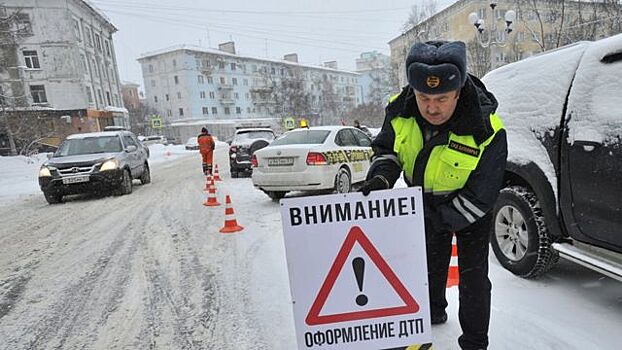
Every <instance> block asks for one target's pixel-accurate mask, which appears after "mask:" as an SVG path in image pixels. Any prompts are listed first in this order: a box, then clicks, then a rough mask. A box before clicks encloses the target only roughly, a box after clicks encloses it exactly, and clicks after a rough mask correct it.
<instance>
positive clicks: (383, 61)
mask: <svg viewBox="0 0 622 350" xmlns="http://www.w3.org/2000/svg"><path fill="white" fill-rule="evenodd" d="M390 69H391V58H390V57H389V56H387V55H384V54H382V53H379V52H377V51H369V52H363V53H361V56H360V57H359V58H357V59H356V72H357V73H359V74H360V77H359V85H360V91H359V98H358V101H359V103H360V104H367V103H380V104H384V103H386V102H387V101H388V100H389V97H390V96H391V92H392V91H393V90H392V88H391V76H390Z"/></svg>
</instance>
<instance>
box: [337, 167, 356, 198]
mask: <svg viewBox="0 0 622 350" xmlns="http://www.w3.org/2000/svg"><path fill="white" fill-rule="evenodd" d="M351 190H352V180H351V179H350V172H349V171H348V170H346V169H345V168H341V169H339V171H338V172H337V176H335V191H336V192H337V193H348V192H350V191H351Z"/></svg>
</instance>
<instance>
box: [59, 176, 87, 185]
mask: <svg viewBox="0 0 622 350" xmlns="http://www.w3.org/2000/svg"><path fill="white" fill-rule="evenodd" d="M80 182H89V176H88V175H82V176H72V177H66V178H63V184H65V185H68V184H77V183H80Z"/></svg>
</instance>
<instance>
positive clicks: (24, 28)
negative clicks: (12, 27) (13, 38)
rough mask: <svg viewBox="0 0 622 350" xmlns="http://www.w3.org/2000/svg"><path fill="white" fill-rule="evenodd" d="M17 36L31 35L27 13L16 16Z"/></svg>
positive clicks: (30, 25) (30, 24)
mask: <svg viewBox="0 0 622 350" xmlns="http://www.w3.org/2000/svg"><path fill="white" fill-rule="evenodd" d="M15 23H16V24H17V34H19V35H32V23H31V22H30V16H29V15H28V14H27V13H18V14H17V16H16V22H15Z"/></svg>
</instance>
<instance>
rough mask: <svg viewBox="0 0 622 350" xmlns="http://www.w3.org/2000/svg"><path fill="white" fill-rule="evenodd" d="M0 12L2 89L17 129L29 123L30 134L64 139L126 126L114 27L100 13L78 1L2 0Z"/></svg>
mask: <svg viewBox="0 0 622 350" xmlns="http://www.w3.org/2000/svg"><path fill="white" fill-rule="evenodd" d="M0 17H2V19H3V20H2V21H1V22H2V23H3V25H4V27H3V28H2V29H3V31H2V34H0V37H1V39H2V42H3V45H2V46H0V50H1V52H0V55H2V58H3V60H4V62H6V63H7V67H6V69H3V70H0V90H1V91H2V96H3V97H4V98H3V100H4V101H3V102H4V103H3V108H4V110H5V111H6V112H7V113H8V115H9V117H12V122H13V123H16V124H20V125H15V126H14V127H15V128H16V129H17V128H19V129H24V128H22V127H21V126H23V125H21V124H28V125H30V124H32V125H30V126H33V128H31V133H33V136H32V137H35V136H36V135H39V136H41V135H48V136H49V135H52V136H53V137H55V138H57V139H61V138H63V137H64V136H65V135H66V134H68V133H71V132H79V131H97V130H101V129H103V127H105V126H107V125H122V126H127V111H126V110H125V108H124V107H123V101H122V98H121V90H120V83H119V74H118V69H117V61H116V57H115V49H114V44H113V38H112V35H113V33H115V32H116V31H117V28H116V27H115V26H114V25H113V24H112V23H111V22H110V20H109V19H108V18H107V17H106V16H105V15H104V14H103V13H102V12H101V11H99V10H98V9H97V8H96V7H94V6H93V5H92V4H90V3H89V2H88V1H83V0H3V1H2V3H1V4H0ZM29 115H30V116H31V117H29ZM42 119H43V120H45V122H44V123H42V124H41V125H38V126H35V124H37V123H38V122H37V120H42ZM4 137H7V135H4ZM32 137H30V138H32ZM19 138H21V139H29V137H28V135H19Z"/></svg>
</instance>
